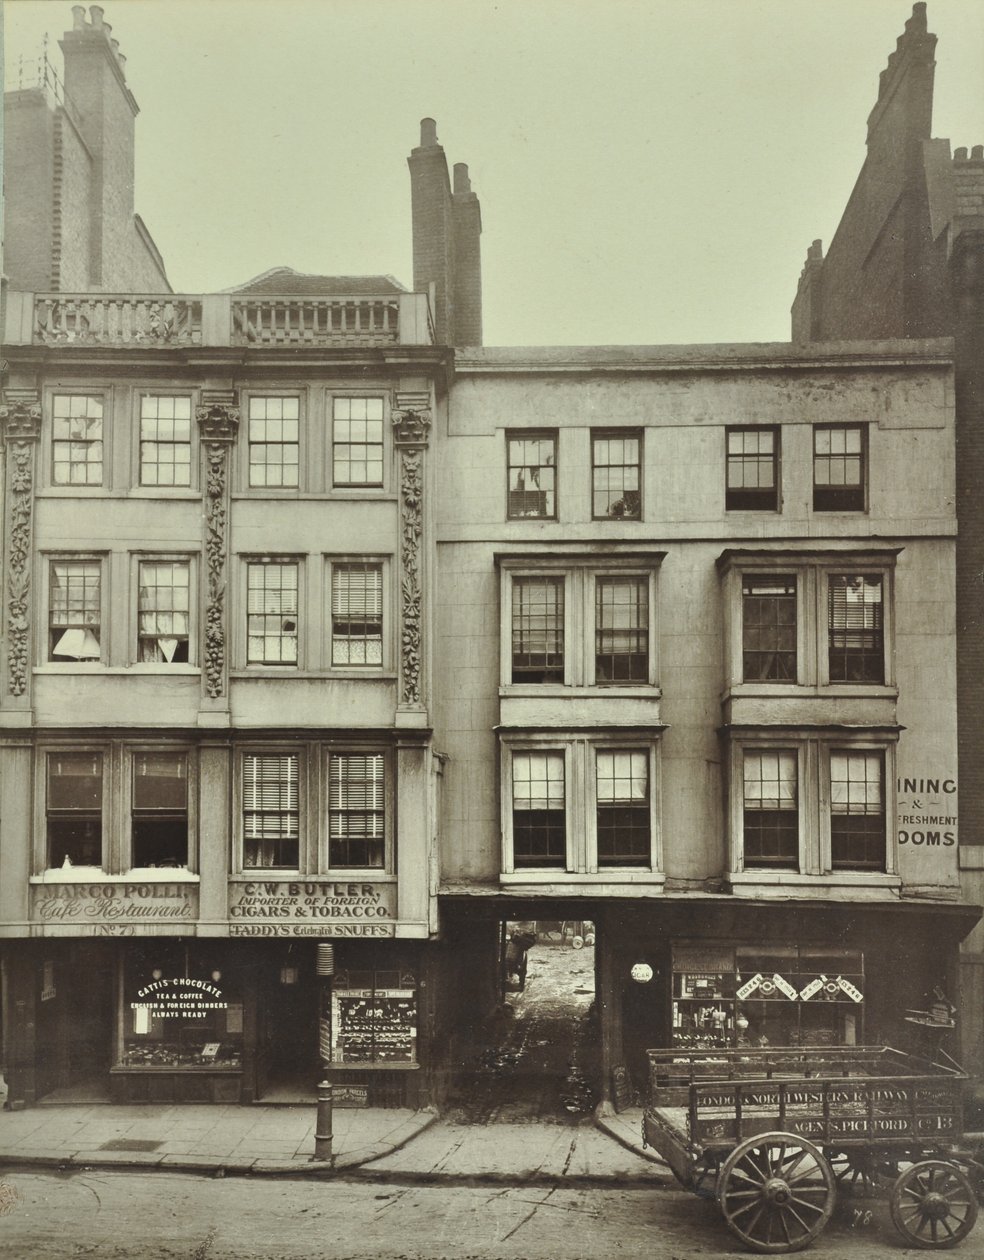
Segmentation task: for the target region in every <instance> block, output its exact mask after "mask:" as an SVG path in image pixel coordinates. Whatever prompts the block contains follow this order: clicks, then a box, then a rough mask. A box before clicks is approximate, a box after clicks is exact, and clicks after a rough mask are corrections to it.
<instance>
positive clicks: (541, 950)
mask: <svg viewBox="0 0 984 1260" xmlns="http://www.w3.org/2000/svg"><path fill="white" fill-rule="evenodd" d="M498 976H499V996H500V1002H499V1005H498V1007H497V1010H496V1013H495V1015H494V1017H493V1018H492V1019H491V1020H489V1021H487V1023H486V1024H485V1025H484V1026H483V1027H482V1029H481V1031H480V1033H479V1036H478V1039H477V1041H478V1044H476V1045H474V1046H473V1047H472V1057H471V1063H470V1065H469V1066H470V1070H469V1071H467V1072H465V1073H464V1074H463V1075H462V1078H461V1080H460V1081H459V1084H458V1088H457V1089H456V1090H455V1091H454V1095H453V1099H452V1105H451V1108H450V1110H451V1115H452V1117H453V1118H455V1119H457V1120H458V1121H459V1122H462V1123H486V1124H487V1123H489V1122H493V1121H504V1122H517V1121H531V1120H539V1121H543V1122H545V1123H577V1122H578V1121H579V1120H581V1119H582V1118H583V1117H584V1116H586V1115H588V1114H590V1112H591V1111H592V1109H593V1108H594V1106H595V1103H596V1102H597V1101H598V1097H599V1093H598V1087H599V1081H600V1037H599V1027H598V1019H597V1008H596V1005H595V930H594V925H593V923H591V922H590V921H587V920H577V921H573V920H525V921H509V922H503V923H502V924H501V925H500V932H499V943H498Z"/></svg>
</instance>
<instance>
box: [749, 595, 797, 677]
mask: <svg viewBox="0 0 984 1260" xmlns="http://www.w3.org/2000/svg"><path fill="white" fill-rule="evenodd" d="M742 677H743V678H744V681H745V682H791V683H792V682H795V681H796V579H795V577H790V576H773V575H771V574H770V575H768V576H764V575H763V576H746V577H745V579H744V581H743V583H742Z"/></svg>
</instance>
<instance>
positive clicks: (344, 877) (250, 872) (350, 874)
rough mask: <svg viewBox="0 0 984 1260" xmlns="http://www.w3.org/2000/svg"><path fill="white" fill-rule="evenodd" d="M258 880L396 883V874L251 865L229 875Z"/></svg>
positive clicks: (250, 881) (231, 879)
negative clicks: (303, 870)
mask: <svg viewBox="0 0 984 1260" xmlns="http://www.w3.org/2000/svg"><path fill="white" fill-rule="evenodd" d="M258 881H261V882H263V883H278V884H318V883H321V884H355V883H358V884H369V883H372V884H395V883H396V876H395V875H394V874H392V873H391V872H384V871H379V870H374V869H370V870H364V871H356V870H348V869H346V870H344V871H319V872H318V873H317V874H306V875H301V874H300V873H299V872H297V871H285V870H284V869H283V868H282V867H273V868H271V867H266V866H249V867H246V868H244V869H243V870H239V871H233V872H232V873H231V874H230V875H229V883H230V884H255V883H257V882H258Z"/></svg>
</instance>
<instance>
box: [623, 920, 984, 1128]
mask: <svg viewBox="0 0 984 1260" xmlns="http://www.w3.org/2000/svg"><path fill="white" fill-rule="evenodd" d="M975 913H976V912H974V911H973V910H972V909H969V908H967V907H960V906H959V905H957V904H954V903H945V904H943V903H941V904H940V905H937V906H933V907H929V906H915V905H905V904H900V903H894V904H868V905H858V906H856V907H854V906H843V905H839V906H824V905H818V904H815V903H814V904H810V905H806V904H797V905H793V904H790V903H779V904H775V905H770V904H759V903H755V904H747V903H741V902H738V901H735V900H731V899H728V901H726V902H724V901H721V902H715V901H714V900H712V899H709V898H708V899H700V900H697V899H693V900H692V901H690V902H689V904H687V903H682V902H680V901H674V900H671V899H669V898H668V899H667V900H666V901H664V902H662V903H661V904H660V905H659V906H658V907H653V908H651V909H648V910H647V909H644V908H640V907H638V906H636V907H629V906H625V907H622V908H621V909H618V908H616V907H615V906H614V905H609V906H607V907H603V908H602V909H600V911H599V912H598V914H599V941H600V942H601V945H602V951H603V956H604V958H605V962H604V965H603V966H602V967H601V969H600V974H601V976H602V978H603V979H602V986H603V1009H604V1017H603V1018H604V1042H605V1047H606V1054H605V1067H606V1070H607V1079H606V1081H605V1082H604V1086H605V1089H606V1090H607V1098H608V1100H609V1101H611V1102H612V1103H613V1104H615V1105H618V1103H619V1102H620V1101H621V1100H625V1099H627V1098H630V1097H633V1096H634V1097H638V1098H644V1097H645V1091H646V1089H647V1087H648V1063H647V1058H646V1050H647V1049H650V1048H664V1049H679V1050H680V1051H681V1052H694V1051H703V1050H709V1051H713V1050H741V1049H742V1048H744V1047H748V1048H754V1047H769V1046H853V1045H866V1044H867V1045H871V1044H887V1045H892V1046H895V1047H896V1048H898V1049H903V1050H909V1051H910V1052H915V1053H935V1052H936V1051H937V1050H939V1049H943V1050H948V1052H949V1053H951V1054H952V1053H954V1052H955V1045H956V1041H955V1040H954V1042H953V1045H948V1044H945V1037H943V1038H940V1040H939V1042H938V1043H935V1044H933V1045H927V1044H926V1040H925V1037H924V1035H923V1032H922V1030H921V1029H920V1028H919V1027H918V1025H916V1024H914V1022H913V1021H912V1020H911V1019H909V1018H908V1016H909V1013H910V1012H911V1011H912V1010H913V1009H918V1008H920V1007H921V1006H924V1005H925V1001H926V996H927V994H931V993H933V992H934V991H935V990H942V991H945V992H948V993H951V994H952V993H954V992H955V988H956V985H955V977H956V963H957V947H958V944H959V941H960V939H961V938H962V936H963V935H964V934H965V933H966V932H967V931H968V930H969V928H970V927H971V926H972V924H973V922H974V920H975ZM954 1035H955V1034H954Z"/></svg>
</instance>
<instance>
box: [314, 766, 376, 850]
mask: <svg viewBox="0 0 984 1260" xmlns="http://www.w3.org/2000/svg"><path fill="white" fill-rule="evenodd" d="M385 786H386V785H385V757H384V755H383V754H382V753H333V754H332V755H331V756H330V757H329V768H328V834H329V839H328V862H329V865H330V866H331V867H333V868H334V867H355V868H369V867H372V868H377V869H379V868H382V867H383V866H384V865H385V862H386V829H385V822H386V818H385V809H386V798H385Z"/></svg>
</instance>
